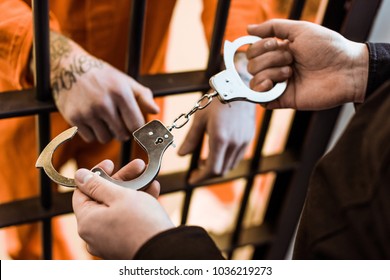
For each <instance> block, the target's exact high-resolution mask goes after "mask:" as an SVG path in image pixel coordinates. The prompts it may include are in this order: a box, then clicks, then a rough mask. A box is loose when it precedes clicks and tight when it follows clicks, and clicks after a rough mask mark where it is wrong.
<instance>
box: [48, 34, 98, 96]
mask: <svg viewBox="0 0 390 280" xmlns="http://www.w3.org/2000/svg"><path fill="white" fill-rule="evenodd" d="M71 53H72V45H71V44H70V42H69V39H67V38H66V37H64V36H62V35H60V34H57V33H55V32H51V33H50V71H51V88H52V93H53V96H54V98H57V97H58V94H59V92H60V91H62V90H70V89H72V87H73V85H74V84H75V83H77V80H78V78H79V77H81V76H82V75H84V74H85V73H87V72H89V71H90V70H91V69H93V68H101V67H102V66H103V62H102V61H101V60H99V59H96V58H95V57H93V56H90V55H88V54H84V53H83V54H77V55H73V57H72V54H71ZM64 58H66V59H67V61H71V63H68V64H67V65H65V63H63V61H64ZM69 58H71V59H69Z"/></svg>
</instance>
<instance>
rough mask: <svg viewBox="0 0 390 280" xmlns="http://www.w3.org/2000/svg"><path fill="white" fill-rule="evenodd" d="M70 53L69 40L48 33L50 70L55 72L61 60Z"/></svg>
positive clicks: (56, 34) (53, 33) (59, 35)
mask: <svg viewBox="0 0 390 280" xmlns="http://www.w3.org/2000/svg"><path fill="white" fill-rule="evenodd" d="M71 51H72V48H71V45H70V42H69V39H68V38H66V37H64V36H63V35H61V34H58V33H55V32H50V68H51V71H55V70H56V69H58V67H59V66H60V63H61V60H62V59H63V58H67V57H68V55H69V54H70V52H71Z"/></svg>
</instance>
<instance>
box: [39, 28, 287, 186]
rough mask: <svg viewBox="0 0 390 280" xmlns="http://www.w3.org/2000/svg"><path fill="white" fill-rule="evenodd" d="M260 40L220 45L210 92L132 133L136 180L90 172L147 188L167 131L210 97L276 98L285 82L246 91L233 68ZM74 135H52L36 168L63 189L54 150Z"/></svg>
mask: <svg viewBox="0 0 390 280" xmlns="http://www.w3.org/2000/svg"><path fill="white" fill-rule="evenodd" d="M258 40H261V38H259V37H256V36H244V37H240V38H238V39H237V40H235V41H233V42H230V41H225V44H224V62H225V66H226V69H225V70H223V71H221V72H219V73H218V74H216V75H214V76H213V77H211V78H210V81H209V83H210V86H211V88H212V89H213V90H214V91H213V92H211V93H208V94H205V95H203V96H202V97H201V98H200V99H199V100H198V102H197V103H196V104H195V106H194V107H193V108H192V109H191V110H190V111H189V112H188V113H184V114H181V115H180V116H179V117H177V118H176V119H175V120H174V121H173V123H172V125H171V126H168V127H166V126H164V125H163V124H162V123H161V122H160V121H158V120H153V121H151V122H148V123H147V124H145V125H144V126H142V127H140V128H139V129H138V130H136V131H134V133H133V137H134V139H135V141H136V142H138V144H139V145H140V146H141V147H142V148H143V149H144V150H145V151H146V153H147V155H148V164H147V166H146V168H145V170H144V172H143V173H142V174H141V175H140V176H139V177H137V178H135V179H133V180H130V181H119V180H115V179H113V178H111V177H110V176H109V175H108V174H107V173H106V172H105V171H104V170H103V169H101V168H99V167H96V168H93V169H92V170H91V171H92V172H94V173H96V174H98V175H99V176H101V177H103V178H104V179H106V180H108V181H110V182H112V183H114V184H117V185H120V186H122V187H125V188H130V189H133V190H141V189H143V188H145V187H146V186H148V185H149V184H150V183H151V182H152V181H153V180H154V179H155V178H156V177H157V175H158V172H159V171H160V166H161V161H162V157H163V154H164V152H165V150H166V149H167V148H168V147H169V146H171V145H172V144H173V135H172V134H171V131H172V130H173V129H174V128H175V129H179V128H182V127H183V126H184V125H185V124H187V123H188V121H189V120H190V117H191V115H192V114H194V113H195V112H196V111H198V110H202V109H204V108H206V107H207V106H208V105H209V104H210V103H211V101H212V100H213V97H216V96H217V97H218V99H219V100H220V101H221V102H222V103H229V102H232V101H237V100H241V101H248V102H253V103H267V102H270V101H272V100H275V99H277V98H278V97H279V96H280V95H281V94H282V93H283V92H284V90H285V89H286V87H287V82H286V81H285V82H282V83H277V84H276V85H275V86H274V87H273V88H272V89H271V90H269V91H265V92H256V91H253V90H251V89H250V88H248V87H247V86H246V85H245V84H244V82H243V81H242V80H241V78H240V76H239V74H238V72H237V71H236V68H235V65H234V54H235V53H236V51H237V50H238V49H239V48H240V47H241V46H244V45H247V44H253V43H255V42H256V41H258ZM76 132H77V127H71V128H69V129H68V130H65V131H64V132H62V133H61V134H59V135H58V136H56V137H55V138H54V139H53V140H52V141H51V142H50V143H49V144H48V145H47V146H46V147H45V148H44V149H43V151H42V152H41V154H40V155H39V157H38V159H37V162H36V164H35V166H36V167H40V168H43V169H44V171H45V173H46V174H47V176H49V178H50V179H51V180H52V181H54V182H55V183H57V184H59V185H62V186H66V187H76V183H75V181H74V179H71V178H68V177H65V176H63V175H61V174H60V173H58V172H57V170H56V169H55V168H54V166H53V164H52V157H53V153H54V151H55V150H56V149H57V147H58V146H59V145H61V144H62V143H63V142H65V141H68V140H70V139H71V138H72V137H73V136H74V135H75V134H76Z"/></svg>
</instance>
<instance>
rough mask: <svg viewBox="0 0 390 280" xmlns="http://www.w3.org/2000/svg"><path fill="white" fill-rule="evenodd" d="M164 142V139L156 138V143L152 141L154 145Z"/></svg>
mask: <svg viewBox="0 0 390 280" xmlns="http://www.w3.org/2000/svg"><path fill="white" fill-rule="evenodd" d="M162 142H164V139H163V138H162V137H157V139H156V141H154V144H156V145H158V144H161V143H162Z"/></svg>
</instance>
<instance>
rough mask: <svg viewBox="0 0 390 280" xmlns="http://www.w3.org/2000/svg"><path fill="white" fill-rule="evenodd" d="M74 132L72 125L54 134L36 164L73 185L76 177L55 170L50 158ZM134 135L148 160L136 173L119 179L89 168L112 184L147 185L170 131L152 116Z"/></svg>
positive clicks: (157, 167) (53, 177)
mask: <svg viewBox="0 0 390 280" xmlns="http://www.w3.org/2000/svg"><path fill="white" fill-rule="evenodd" d="M76 132H77V127H71V128H69V129H67V130H65V131H64V132H62V133H61V134H59V135H58V136H56V137H55V138H54V139H53V140H52V141H51V142H50V143H49V144H48V145H47V146H46V147H45V148H44V149H43V151H42V152H41V154H40V155H39V157H38V160H37V162H36V164H35V166H36V167H40V168H43V170H44V171H45V173H46V174H47V176H49V178H50V179H51V180H52V181H54V182H55V183H57V184H59V185H62V186H66V187H76V183H75V180H74V179H72V178H68V177H65V176H63V175H61V174H60V173H58V172H57V170H56V169H55V168H54V166H53V163H52V158H53V154H54V151H55V150H56V149H57V147H58V146H59V145H61V144H62V143H64V142H65V141H68V140H70V139H71V138H73V136H74V135H75V134H76ZM133 137H134V139H135V140H136V142H138V144H139V145H140V146H141V147H142V148H143V149H144V150H145V151H146V153H147V155H148V164H147V166H146V168H145V170H144V172H143V173H142V174H141V175H140V176H139V177H137V178H135V179H133V180H130V181H119V180H115V179H113V178H111V177H110V176H109V175H108V174H107V173H106V172H105V171H104V170H103V169H101V168H99V167H95V168H93V169H92V170H91V171H92V172H94V173H96V174H98V175H99V176H101V177H103V178H104V179H106V180H108V181H110V182H112V183H114V184H117V185H119V186H122V187H125V188H129V189H133V190H141V189H143V188H145V187H146V186H147V185H149V184H150V183H151V182H152V181H153V180H154V179H155V178H156V176H157V175H158V172H159V171H160V166H161V161H162V157H163V154H164V152H165V150H166V149H167V148H168V147H169V146H170V145H172V144H173V135H172V134H171V133H170V131H169V130H168V129H167V128H166V127H165V126H164V125H163V124H162V123H161V122H160V121H158V120H153V121H151V122H149V123H147V124H146V125H144V126H142V127H141V128H139V129H138V130H136V131H134V133H133Z"/></svg>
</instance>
